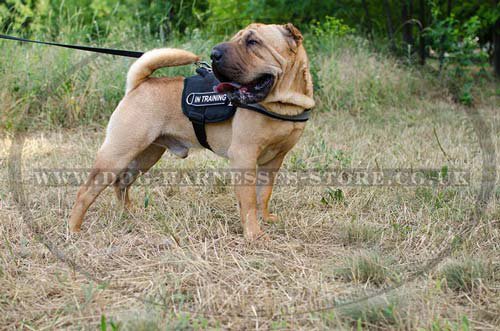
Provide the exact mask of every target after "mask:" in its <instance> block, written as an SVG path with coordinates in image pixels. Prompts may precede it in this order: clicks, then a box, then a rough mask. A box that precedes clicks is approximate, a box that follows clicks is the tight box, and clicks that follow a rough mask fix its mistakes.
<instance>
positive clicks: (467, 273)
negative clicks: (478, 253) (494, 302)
mask: <svg viewBox="0 0 500 331" xmlns="http://www.w3.org/2000/svg"><path fill="white" fill-rule="evenodd" d="M498 267H499V266H498V265H497V266H493V265H491V264H489V263H487V262H485V261H483V260H482V259H480V258H474V257H467V258H463V259H459V260H452V261H448V262H447V263H446V264H445V265H443V267H442V268H441V270H440V273H439V277H440V278H441V279H443V280H445V281H446V286H447V287H448V288H449V289H451V290H454V291H461V292H467V293H472V292H474V290H477V289H479V288H480V287H481V286H484V285H485V284H486V285H488V284H490V283H492V282H493V281H494V280H495V277H497V273H498ZM495 268H496V269H495ZM498 280H499V279H497V281H498Z"/></svg>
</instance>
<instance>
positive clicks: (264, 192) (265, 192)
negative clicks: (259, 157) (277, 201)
mask: <svg viewBox="0 0 500 331" xmlns="http://www.w3.org/2000/svg"><path fill="white" fill-rule="evenodd" d="M285 155H286V152H282V153H280V154H278V155H276V157H275V158H274V159H272V160H271V161H268V162H267V163H265V164H261V165H259V168H258V170H257V171H258V173H257V178H258V181H257V198H258V203H259V207H260V210H261V212H262V218H263V219H264V221H266V222H276V221H277V220H278V216H276V215H275V214H271V213H270V212H269V200H270V199H271V194H272V193H273V185H274V180H275V178H276V174H277V173H278V171H279V170H280V167H281V164H282V163H283V159H284V158H285Z"/></svg>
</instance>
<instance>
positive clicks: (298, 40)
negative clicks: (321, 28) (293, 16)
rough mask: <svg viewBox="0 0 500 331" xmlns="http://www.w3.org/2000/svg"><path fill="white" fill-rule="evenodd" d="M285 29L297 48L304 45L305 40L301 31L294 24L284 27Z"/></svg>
mask: <svg viewBox="0 0 500 331" xmlns="http://www.w3.org/2000/svg"><path fill="white" fill-rule="evenodd" d="M283 28H285V31H286V33H287V36H288V37H289V38H290V39H291V40H292V41H293V43H294V45H295V46H296V47H299V46H300V45H301V44H302V40H303V39H304V37H302V33H300V31H299V29H297V28H296V27H295V25H293V24H292V23H287V24H285V25H283Z"/></svg>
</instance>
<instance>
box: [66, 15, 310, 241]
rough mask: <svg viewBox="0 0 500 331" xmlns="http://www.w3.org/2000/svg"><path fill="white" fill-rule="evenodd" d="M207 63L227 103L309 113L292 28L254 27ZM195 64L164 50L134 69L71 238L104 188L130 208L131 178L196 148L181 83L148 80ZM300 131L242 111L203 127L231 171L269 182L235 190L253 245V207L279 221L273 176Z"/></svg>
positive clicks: (304, 63)
mask: <svg viewBox="0 0 500 331" xmlns="http://www.w3.org/2000/svg"><path fill="white" fill-rule="evenodd" d="M211 58H212V61H213V62H212V66H213V70H214V74H215V75H216V77H217V78H218V79H219V80H220V81H221V82H222V83H221V84H220V85H219V86H217V89H218V90H219V92H225V93H227V94H228V96H230V98H231V99H232V100H240V101H242V102H244V103H247V102H253V103H257V102H258V103H260V104H261V105H263V106H265V107H266V108H267V109H268V110H269V111H272V112H275V113H278V114H286V115H297V114H300V113H302V112H303V111H304V110H305V109H310V108H312V107H313V106H314V100H313V87H312V82H311V76H310V73H309V63H308V59H307V55H306V52H305V49H304V47H303V45H302V35H301V33H300V32H299V31H298V30H297V29H296V28H295V27H294V26H293V25H292V24H286V25H264V24H251V25H249V26H248V27H247V28H246V29H243V30H241V31H240V32H238V33H237V34H236V35H235V36H234V37H233V38H232V39H231V41H229V42H227V43H222V44H219V45H217V46H216V47H215V48H214V49H213V50H212V54H211ZM196 61H198V57H197V56H196V55H194V54H192V53H190V52H187V51H183V50H178V49H168V48H166V49H156V50H153V51H150V52H147V53H146V54H144V55H143V56H142V57H141V58H139V59H138V60H137V61H136V62H135V63H134V64H133V65H132V67H131V68H130V70H129V73H128V76H127V92H126V95H125V97H124V98H123V100H122V101H121V102H120V104H119V105H118V107H117V108H116V110H115V111H114V113H113V115H112V116H111V119H110V121H109V124H108V128H107V133H106V139H105V141H104V143H103V145H102V146H101V148H100V150H99V152H98V153H97V157H96V161H95V164H94V167H93V170H92V171H91V173H90V175H89V177H88V179H87V182H86V184H84V185H82V186H81V187H80V189H79V191H78V194H77V197H76V202H75V204H74V206H73V210H72V212H71V219H70V221H69V228H70V231H71V232H78V231H80V227H81V224H82V221H83V217H84V215H85V212H86V211H87V209H88V208H89V206H90V205H91V204H92V203H93V201H94V200H95V198H96V197H97V196H98V195H99V194H100V192H102V190H103V189H104V188H106V187H107V186H109V185H111V184H113V185H114V187H115V191H116V194H117V197H118V198H119V199H120V200H121V201H123V202H124V203H125V205H126V206H128V205H129V204H130V200H129V195H128V190H129V186H130V184H131V183H132V182H133V181H131V180H130V177H132V178H134V179H135V178H136V177H137V176H138V175H139V174H140V173H141V172H146V171H148V170H149V169H150V168H151V167H152V166H153V165H154V164H155V163H156V162H157V161H158V160H159V159H160V158H161V156H162V155H163V153H164V152H165V150H166V149H167V148H168V149H169V150H170V151H171V152H172V153H173V154H175V155H177V156H180V157H182V158H184V157H187V155H188V152H189V149H190V148H200V147H201V145H200V144H199V142H198V140H197V138H196V135H195V133H194V130H193V127H192V125H191V122H190V121H189V119H188V118H187V117H186V116H185V115H184V114H183V113H182V109H181V93H182V89H183V80H184V79H183V78H182V77H176V78H151V77H149V76H150V75H151V74H152V73H153V71H154V70H156V69H158V68H161V67H169V66H179V65H186V64H190V63H194V62H196ZM304 126H305V123H304V122H289V121H283V120H277V119H272V118H270V117H268V116H265V115H262V114H259V113H257V112H254V111H252V110H248V109H243V108H238V110H237V112H236V114H235V116H234V117H233V118H232V119H230V120H227V121H225V122H221V123H215V124H207V125H206V132H207V137H208V143H209V144H210V146H211V147H212V149H213V151H214V152H215V153H216V154H218V155H220V156H223V157H227V158H229V159H230V161H231V167H232V169H236V170H237V169H245V171H246V173H245V174H247V173H248V172H250V175H253V176H254V177H256V174H257V171H258V172H259V176H261V175H266V176H267V178H268V180H267V181H266V183H265V185H256V184H255V181H252V180H249V179H247V180H248V182H245V183H246V185H235V192H236V197H237V199H238V204H239V208H240V214H241V222H242V224H243V230H244V235H245V237H246V238H248V239H250V240H253V239H256V238H258V237H259V236H261V234H262V231H261V229H260V226H259V222H258V208H257V206H258V204H259V206H260V212H261V214H262V217H263V219H264V221H275V220H276V218H277V217H276V216H275V215H273V214H271V213H269V199H270V197H271V193H272V189H273V183H274V177H275V174H276V172H277V171H278V169H279V168H280V166H281V164H282V162H283V159H284V157H285V155H286V154H287V152H288V151H289V150H290V149H291V148H292V147H293V146H294V145H295V144H296V142H297V141H298V139H299V137H300V136H301V134H302V131H303V130H304ZM110 173H112V174H113V176H110V175H109V174H110ZM125 175H126V176H128V177H129V178H128V180H126V181H125V180H124V176H125ZM245 178H248V177H247V176H245Z"/></svg>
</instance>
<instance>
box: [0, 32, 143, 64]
mask: <svg viewBox="0 0 500 331" xmlns="http://www.w3.org/2000/svg"><path fill="white" fill-rule="evenodd" d="M0 39H7V40H14V41H22V42H27V43H34V44H41V45H50V46H57V47H64V48H71V49H77V50H80V51H87V52H95V53H102V54H111V55H117V56H125V57H135V58H138V57H141V56H142V54H144V52H136V51H126V50H122V49H112V48H101V47H90V46H80V45H69V44H60V43H53V42H46V41H38V40H30V39H24V38H18V37H12V36H7V35H4V34H0Z"/></svg>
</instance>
